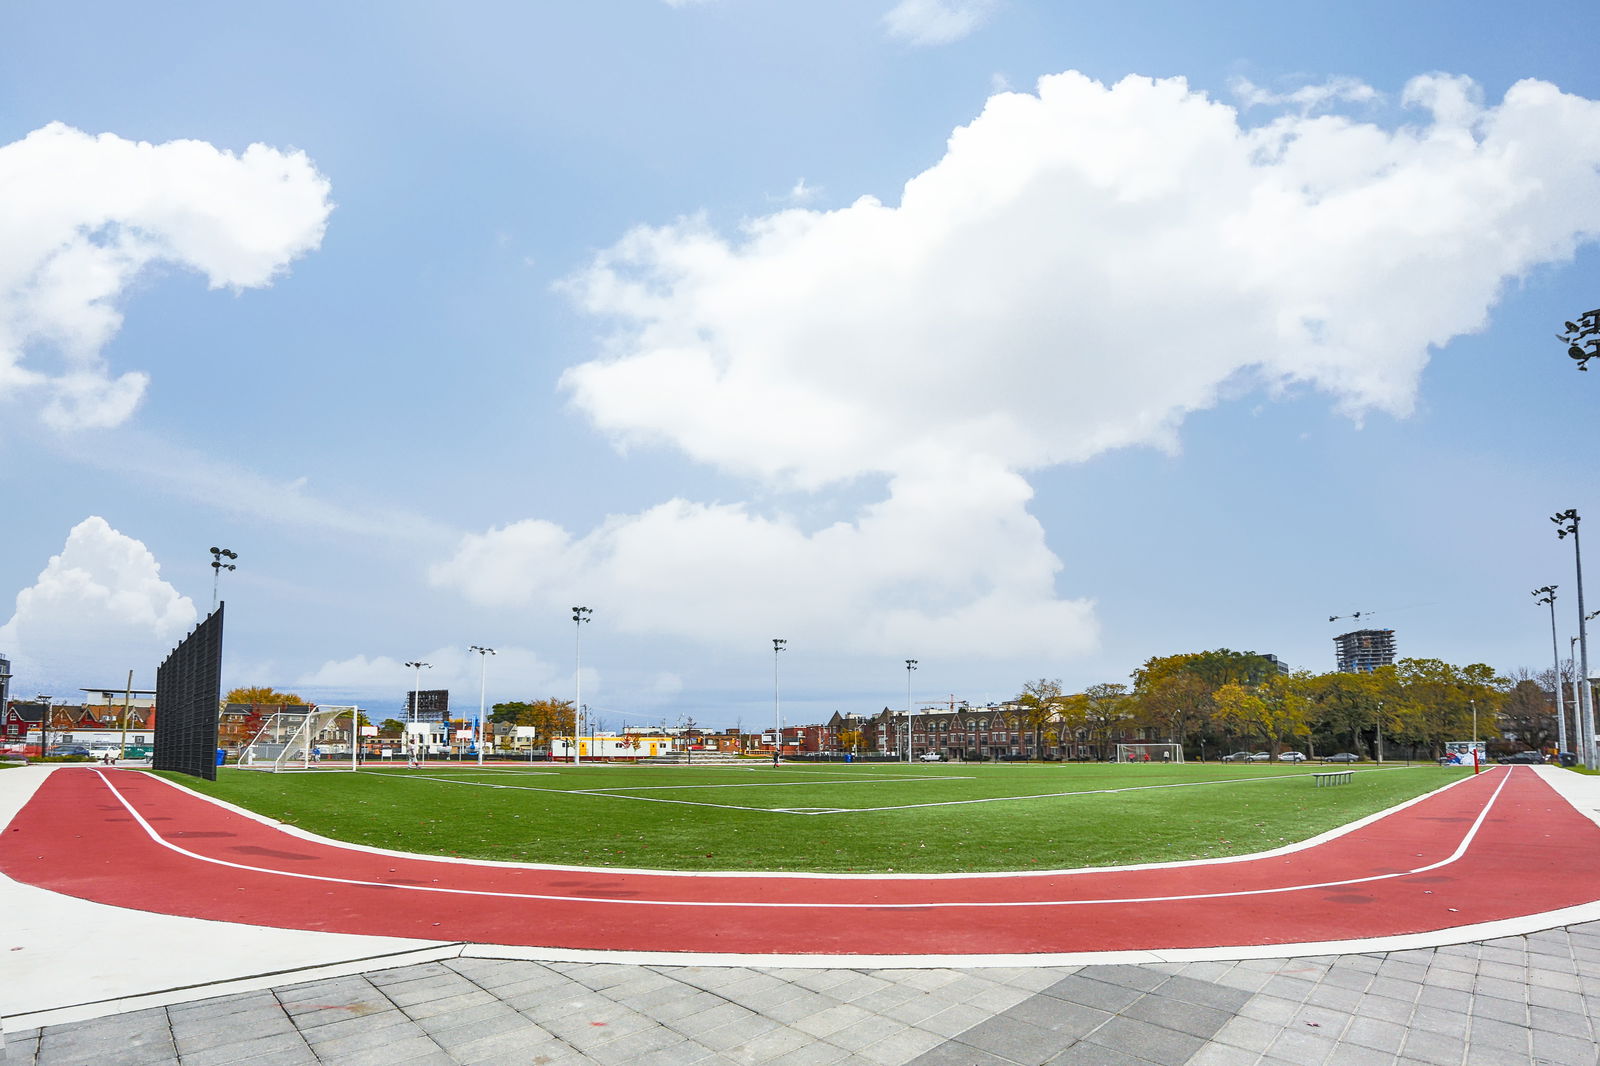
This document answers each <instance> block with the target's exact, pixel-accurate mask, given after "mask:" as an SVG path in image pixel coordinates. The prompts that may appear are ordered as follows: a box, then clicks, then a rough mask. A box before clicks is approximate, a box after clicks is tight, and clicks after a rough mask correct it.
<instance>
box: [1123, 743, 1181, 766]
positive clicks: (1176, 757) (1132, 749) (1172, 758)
mask: <svg viewBox="0 0 1600 1066" xmlns="http://www.w3.org/2000/svg"><path fill="white" fill-rule="evenodd" d="M1117 761H1118V762H1182V761H1183V745H1182V744H1118V745H1117Z"/></svg>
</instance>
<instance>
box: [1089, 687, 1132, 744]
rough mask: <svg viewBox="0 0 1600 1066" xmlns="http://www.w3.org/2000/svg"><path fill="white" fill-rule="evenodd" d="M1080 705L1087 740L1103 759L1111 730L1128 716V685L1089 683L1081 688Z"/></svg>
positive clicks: (1109, 741)
mask: <svg viewBox="0 0 1600 1066" xmlns="http://www.w3.org/2000/svg"><path fill="white" fill-rule="evenodd" d="M1081 706H1082V713H1083V722H1084V725H1085V726H1086V727H1087V728H1088V730H1089V742H1090V743H1091V744H1093V745H1094V746H1095V750H1096V752H1097V753H1098V754H1099V756H1100V758H1102V759H1104V758H1105V757H1106V752H1107V750H1108V749H1109V747H1110V744H1111V737H1112V736H1113V735H1114V734H1113V730H1116V729H1118V728H1119V727H1120V726H1121V724H1122V722H1123V720H1124V719H1126V718H1127V717H1128V711H1129V701H1128V686H1127V685H1121V684H1114V683H1108V684H1102V685H1090V686H1089V687H1088V688H1086V689H1084V690H1083V703H1082V705H1081Z"/></svg>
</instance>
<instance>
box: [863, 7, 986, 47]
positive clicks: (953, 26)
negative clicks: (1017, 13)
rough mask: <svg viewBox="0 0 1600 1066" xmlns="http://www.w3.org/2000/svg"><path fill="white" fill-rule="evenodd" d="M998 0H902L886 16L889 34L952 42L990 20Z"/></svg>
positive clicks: (935, 42) (914, 40)
mask: <svg viewBox="0 0 1600 1066" xmlns="http://www.w3.org/2000/svg"><path fill="white" fill-rule="evenodd" d="M997 6H999V5H998V0H900V2H899V3H898V4H896V5H895V6H894V7H892V8H891V9H890V10H889V12H888V14H886V15H884V16H883V24H884V26H885V27H886V28H887V29H888V31H889V36H891V37H894V38H897V39H899V40H902V41H906V42H908V43H910V44H915V45H938V44H949V43H951V42H952V41H959V40H960V39H961V38H963V37H965V36H967V35H968V34H970V33H971V32H972V31H973V30H976V29H977V28H978V27H979V26H982V25H983V24H984V23H985V22H987V21H988V20H989V16H990V15H991V14H993V13H994V10H995V8H996V7H997Z"/></svg>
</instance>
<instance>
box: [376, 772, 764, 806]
mask: <svg viewBox="0 0 1600 1066" xmlns="http://www.w3.org/2000/svg"><path fill="white" fill-rule="evenodd" d="M397 776H398V775H397ZM400 780H402V781H434V782H437V783H438V784H441V785H467V786H469V787H472V788H510V789H516V790H518V791H521V792H548V793H551V794H552V795H557V796H593V797H595V798H596V799H620V800H634V801H636V802H638V803H676V804H679V805H680V806H684V807H714V808H716V809H717V810H719V811H755V812H756V813H758V814H771V813H772V808H771V807H741V806H739V805H738V804H734V803H701V802H699V801H697V800H680V799H663V798H661V797H659V796H623V795H619V794H617V793H615V792H610V791H607V790H604V789H583V788H540V787H539V786H538V785H497V784H494V783H492V782H489V781H464V780H462V779H461V778H458V777H433V776H431V775H428V774H406V775H405V776H403V777H401V778H400Z"/></svg>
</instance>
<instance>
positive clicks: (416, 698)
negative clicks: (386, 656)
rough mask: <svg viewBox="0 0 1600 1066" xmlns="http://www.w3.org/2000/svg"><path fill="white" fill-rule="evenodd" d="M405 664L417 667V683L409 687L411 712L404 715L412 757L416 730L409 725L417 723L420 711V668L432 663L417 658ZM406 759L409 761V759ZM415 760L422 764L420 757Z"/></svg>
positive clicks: (429, 666) (431, 665)
mask: <svg viewBox="0 0 1600 1066" xmlns="http://www.w3.org/2000/svg"><path fill="white" fill-rule="evenodd" d="M406 665H407V666H414V667H416V669H417V683H416V684H415V685H414V686H412V689H411V713H410V714H408V715H406V726H407V729H406V747H407V748H410V749H411V754H412V756H413V758H416V756H417V732H416V730H414V729H411V728H409V727H411V726H414V725H416V724H417V715H419V714H421V713H422V668H423V667H424V666H426V667H428V668H429V669H430V670H431V669H432V668H433V664H432V663H425V662H423V661H421V660H420V659H419V660H417V661H416V662H409V663H406ZM407 761H408V762H409V761H410V760H407ZM416 762H417V764H418V765H419V766H420V765H421V764H422V760H421V759H420V758H416Z"/></svg>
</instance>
